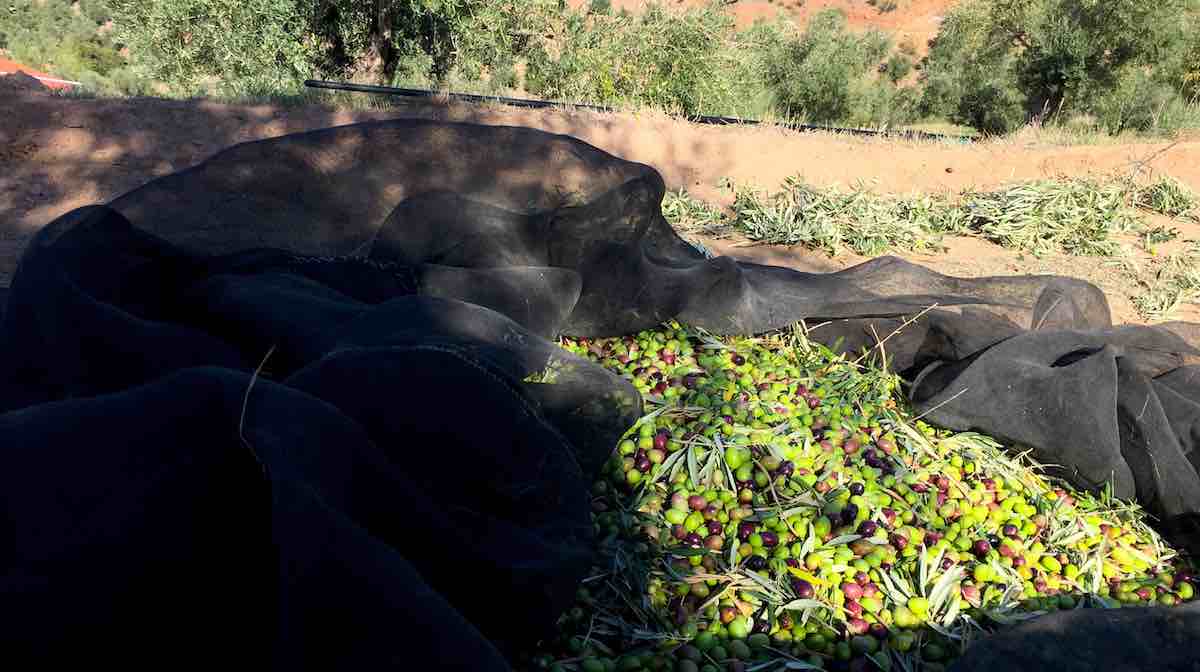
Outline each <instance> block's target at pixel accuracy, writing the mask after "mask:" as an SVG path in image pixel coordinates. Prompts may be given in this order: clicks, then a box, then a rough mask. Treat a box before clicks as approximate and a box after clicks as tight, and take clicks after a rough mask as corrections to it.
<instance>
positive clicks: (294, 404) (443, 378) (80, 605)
mask: <svg viewBox="0 0 1200 672" xmlns="http://www.w3.org/2000/svg"><path fill="white" fill-rule="evenodd" d="M663 193H664V185H663V181H662V179H661V177H660V176H659V175H658V173H656V172H655V171H654V170H653V169H651V168H649V167H647V166H644V165H640V164H635V163H630V162H626V161H623V160H620V159H618V158H616V157H613V156H610V155H608V154H606V153H604V152H602V151H600V150H598V149H596V148H594V147H591V146H588V145H586V144H584V143H582V142H579V141H576V140H573V139H571V138H567V137H564V136H555V135H549V134H545V133H540V132H536V131H532V130H527V129H515V128H500V127H481V126H472V125H461V124H441V123H433V122H418V121H393V122H380V123H372V124H361V125H354V126H349V127H342V128H337V129H328V130H323V131H318V132H313V133H304V134H298V135H293V136H286V137H283V138H277V139H273V140H268V141H262V142H255V143H248V144H243V145H238V146H235V147H233V148H230V149H228V150H226V151H224V152H222V153H220V154H218V155H217V156H215V157H213V158H212V159H210V160H208V161H206V162H205V163H203V164H201V165H199V166H197V167H195V168H192V169H189V170H186V171H182V172H180V173H177V174H174V175H170V176H167V177H164V178H161V179H158V180H155V181H154V182H151V183H150V184H148V185H146V186H145V187H142V188H140V189H137V190H135V191H133V192H131V193H129V194H126V195H124V196H122V197H120V198H118V199H116V200H115V201H113V202H112V203H110V204H109V205H108V206H107V207H90V208H83V209H80V210H77V211H74V212H72V213H70V214H68V215H65V216H64V217H62V218H60V219H59V220H57V221H55V222H53V223H51V224H50V225H48V226H47V227H46V228H45V229H44V230H43V231H41V232H40V233H39V235H38V236H37V237H36V239H35V240H34V241H33V243H32V244H31V246H30V247H29V249H28V250H27V251H26V253H25V255H24V257H23V258H22V261H21V265H20V268H19V269H18V271H17V273H16V275H15V278H14V282H13V286H12V288H11V292H10V294H9V296H8V300H7V304H6V312H5V313H4V317H3V325H2V328H0V413H3V415H0V425H2V427H0V436H4V437H5V442H6V444H5V445H6V447H9V450H8V451H6V452H5V462H4V463H3V464H0V474H2V476H0V478H2V479H3V487H2V488H0V498H3V500H4V508H3V510H4V511H5V512H6V516H7V517H6V519H5V524H6V525H7V529H9V530H10V531H11V532H10V536H11V538H12V539H13V540H14V543H13V544H12V545H10V546H9V547H8V550H7V551H6V552H5V554H4V556H3V557H4V559H3V565H2V566H0V576H2V577H3V578H2V580H3V582H4V586H5V588H6V590H5V591H4V599H5V609H6V610H8V611H9V612H10V613H14V614H21V618H19V619H17V620H16V622H15V623H12V624H10V625H9V626H8V627H6V628H5V629H4V630H2V631H0V632H3V635H0V642H3V643H4V647H5V651H6V655H10V656H13V657H16V658H22V657H25V656H29V657H36V658H39V659H40V661H45V662H48V663H53V662H60V661H68V660H74V659H81V658H88V659H95V658H96V657H97V656H101V657H103V656H105V655H108V654H112V655H113V656H114V657H118V658H120V659H121V660H124V661H128V662H129V664H131V665H145V664H151V663H155V662H156V661H157V662H161V661H162V660H163V658H161V656H163V655H170V652H172V651H174V652H175V655H176V656H178V651H180V650H187V651H189V658H191V659H195V660H196V661H197V662H199V663H217V664H219V663H220V662H222V661H224V660H225V659H224V658H222V656H223V655H224V652H226V651H229V650H233V649H235V648H236V649H237V650H244V651H245V652H246V653H245V654H244V655H245V656H246V660H249V661H254V660H258V661H262V662H267V663H272V664H275V665H277V666H282V665H288V666H291V667H305V666H307V667H313V668H329V667H351V666H355V665H364V666H365V665H366V664H371V663H373V664H375V665H378V664H379V663H380V662H381V661H382V662H384V663H389V664H391V665H393V666H395V667H400V668H403V669H430V668H431V667H438V668H461V669H503V668H504V667H505V666H506V664H507V663H506V662H505V656H506V655H510V654H511V652H512V650H514V648H516V647H520V646H524V645H528V644H529V643H530V642H531V641H534V640H536V639H537V637H538V636H540V635H541V634H543V633H545V632H546V631H547V629H548V628H549V627H550V626H551V624H552V621H553V618H554V617H555V615H556V614H557V613H558V612H559V611H560V610H561V608H562V607H563V606H564V605H566V604H569V603H570V600H571V595H572V593H573V590H574V587H575V586H576V585H577V584H578V582H579V581H580V580H581V579H582V578H583V572H584V571H585V570H586V569H587V568H588V566H589V563H590V562H591V560H592V555H591V553H592V550H591V549H592V539H591V535H592V528H591V524H590V521H589V510H588V506H589V503H588V499H587V497H586V492H587V489H588V487H589V485H590V484H591V482H592V481H593V480H594V479H595V478H596V475H597V473H598V471H599V469H600V466H601V464H602V463H603V461H604V460H605V459H606V458H607V457H608V456H609V454H610V452H611V450H612V448H613V446H614V445H615V443H616V440H617V438H618V437H619V435H620V434H621V432H623V431H624V430H625V429H626V428H627V427H628V426H630V424H632V422H633V421H634V420H635V419H636V418H637V417H639V416H640V415H641V412H642V409H641V400H640V398H639V397H638V395H637V393H636V391H635V390H634V389H633V388H632V387H631V386H630V385H628V384H627V383H625V382H623V381H622V380H621V379H619V378H617V377H616V376H614V375H612V374H610V373H608V372H606V371H605V370H603V369H601V368H599V367H597V366H595V365H593V364H591V363H588V362H586V361H584V360H582V359H579V358H577V357H574V356H573V355H570V354H568V353H566V352H565V351H563V350H561V349H559V348H558V347H557V346H556V345H555V344H554V343H553V338H554V337H556V336H557V335H559V334H568V335H578V336H608V335H615V334H626V333H630V332H632V331H636V330H640V329H643V328H647V327H652V326H654V325H656V324H658V323H660V322H662V321H664V320H666V319H670V318H678V319H680V320H682V321H686V322H689V323H692V324H695V325H697V326H700V327H704V328H707V329H709V330H712V331H715V332H718V333H724V334H734V333H746V334H750V333H761V332H764V331H769V330H772V329H776V328H780V327H784V326H787V325H790V324H792V323H794V322H796V321H798V320H804V321H805V322H806V323H807V324H808V325H810V326H811V327H813V329H812V331H811V335H812V337H813V338H816V339H818V340H820V341H822V342H824V343H827V344H830V345H837V346H838V347H840V348H843V349H846V350H848V351H859V350H861V349H862V348H870V347H874V346H876V345H877V344H879V343H880V341H881V340H884V339H886V342H885V343H884V344H883V346H881V349H882V350H883V351H884V352H886V354H887V362H888V364H889V366H891V367H893V368H894V369H895V370H896V371H897V372H899V373H901V374H902V375H903V376H904V377H905V378H907V379H909V380H910V381H911V382H912V388H911V395H912V399H913V402H914V405H915V407H916V408H917V409H918V410H919V411H921V412H925V413H928V417H929V418H930V419H931V420H933V421H935V422H937V423H939V424H942V425H945V426H947V427H951V428H954V429H963V430H965V429H975V430H981V431H984V432H987V433H989V434H992V435H995V436H997V437H1000V438H1002V439H1004V440H1007V441H1010V442H1013V443H1017V444H1021V445H1024V446H1029V447H1031V448H1033V449H1034V451H1035V453H1036V455H1037V456H1038V457H1039V458H1040V459H1042V460H1043V461H1045V462H1049V463H1053V464H1057V465H1061V473H1062V474H1063V475H1065V476H1066V477H1068V478H1069V479H1071V480H1072V481H1073V482H1074V483H1076V484H1078V485H1081V486H1086V487H1097V486H1099V485H1100V484H1102V483H1104V482H1106V481H1113V482H1114V484H1115V486H1116V494H1118V495H1120V496H1123V497H1132V496H1136V497H1137V498H1138V499H1139V500H1140V501H1141V502H1142V503H1143V504H1144V505H1145V506H1147V507H1148V508H1149V509H1150V510H1151V511H1152V512H1153V513H1155V514H1157V515H1158V516H1160V517H1161V519H1162V522H1161V527H1162V529H1163V530H1164V531H1166V532H1167V533H1169V534H1171V535H1172V536H1173V538H1174V540H1175V541H1176V542H1177V543H1180V544H1182V545H1183V546H1185V547H1188V548H1190V549H1192V550H1200V534H1198V530H1200V526H1198V525H1197V522H1196V520H1197V517H1196V515H1195V514H1197V513H1200V479H1198V477H1197V473H1196V468H1195V465H1196V464H1197V463H1200V457H1198V456H1200V452H1198V451H1197V447H1198V443H1197V442H1198V441H1200V373H1198V372H1200V350H1197V347H1198V346H1200V327H1198V326H1197V325H1188V324H1170V325H1163V326H1160V327H1114V326H1113V325H1112V324H1111V318H1110V315H1109V311H1108V306H1107V303H1106V301H1105V299H1104V296H1103V294H1102V293H1101V292H1100V291H1099V290H1098V289H1096V288H1095V287H1094V286H1092V285H1090V284H1088V283H1085V282H1082V281H1078V280H1073V279H1069V278H1063V277H1057V276H1032V277H1015V278H980V279H961V278H951V277H947V276H943V275H940V274H937V273H934V272H932V271H929V270H927V269H924V268H921V267H919V266H915V265H913V264H909V263H906V262H904V261H901V260H899V259H895V258H882V259H876V260H873V261H870V262H867V263H865V264H862V265H860V266H857V267H854V268H851V269H847V270H845V271H841V272H838V273H829V274H810V273H802V272H798V271H794V270H789V269H784V268H776V267H768V266H761V265H756V264H747V263H739V262H736V261H734V260H732V259H729V258H717V259H707V258H705V257H704V255H702V254H701V253H700V252H698V251H697V250H696V249H695V248H693V247H692V246H691V245H690V244H688V243H687V242H685V241H683V240H682V239H680V238H679V237H678V236H677V235H675V233H674V232H673V231H672V230H671V229H670V227H669V226H668V225H667V223H666V221H665V220H664V219H663V217H662V215H661V212H660V203H661V200H662V197H663ZM818 325H819V326H818ZM901 327H903V329H901ZM898 329H899V331H897V330H898ZM256 372H257V378H255V377H254V376H255V373H256ZM98 624H102V625H98ZM147 640H149V641H150V644H146V641H147ZM214 640H219V641H221V643H222V645H221V646H220V647H211V646H209V644H210V643H211V642H212V641H214ZM68 643H70V644H71V645H70V646H66V644H68ZM414 643H417V644H419V645H414ZM79 644H82V646H80V645H79ZM118 654H119V655H118ZM966 664H967V663H964V665H966ZM964 669H982V668H964ZM1027 669H1028V668H1027Z"/></svg>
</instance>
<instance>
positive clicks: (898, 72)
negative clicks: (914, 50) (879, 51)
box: [883, 52, 913, 84]
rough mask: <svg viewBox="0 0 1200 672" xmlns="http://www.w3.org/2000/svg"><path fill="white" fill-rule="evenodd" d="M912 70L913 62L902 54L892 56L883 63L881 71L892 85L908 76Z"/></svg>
mask: <svg viewBox="0 0 1200 672" xmlns="http://www.w3.org/2000/svg"><path fill="white" fill-rule="evenodd" d="M912 69H913V60H912V58H910V57H909V56H908V55H906V54H904V53H903V52H900V53H895V54H892V56H891V57H890V58H888V60H887V62H886V63H884V66H883V70H884V72H885V73H887V76H888V79H890V80H892V83H893V84H894V83H897V82H899V81H900V80H902V79H904V78H905V77H907V76H908V74H909V73H910V72H912Z"/></svg>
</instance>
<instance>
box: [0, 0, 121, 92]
mask: <svg viewBox="0 0 1200 672" xmlns="http://www.w3.org/2000/svg"><path fill="white" fill-rule="evenodd" d="M110 18H111V15H110V11H109V8H108V5H107V4H106V3H105V2H103V1H102V0H82V1H81V2H79V3H72V2H70V1H69V0H10V2H9V3H8V5H7V7H5V8H4V9H0V47H3V48H5V49H7V50H8V51H9V52H10V53H11V55H12V57H13V58H14V59H16V60H17V61H20V62H22V63H25V64H28V65H30V66H32V67H37V68H42V69H49V70H51V71H53V72H54V74H56V75H58V76H60V77H63V78H65V79H72V80H76V81H81V82H83V83H84V85H85V86H87V87H88V88H89V89H91V90H93V91H99V92H104V93H137V92H140V91H141V90H142V85H143V83H142V82H141V81H139V80H138V79H137V78H136V77H134V76H133V75H132V73H130V72H128V71H127V69H126V63H125V58H124V57H123V56H121V54H120V51H119V47H118V45H117V44H116V43H114V42H113V41H112V39H111V35H110V34H109V33H108V32H107V31H106V30H105V27H104V26H105V24H106V23H107V22H108V20H109V19H110Z"/></svg>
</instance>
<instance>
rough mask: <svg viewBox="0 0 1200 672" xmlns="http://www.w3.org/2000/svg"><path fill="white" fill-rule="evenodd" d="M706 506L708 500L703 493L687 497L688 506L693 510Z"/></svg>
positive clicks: (701, 509)
mask: <svg viewBox="0 0 1200 672" xmlns="http://www.w3.org/2000/svg"><path fill="white" fill-rule="evenodd" d="M706 506H708V500H707V499H705V498H704V495H692V496H691V497H688V507H689V508H690V509H691V510H693V511H703V510H704V507H706Z"/></svg>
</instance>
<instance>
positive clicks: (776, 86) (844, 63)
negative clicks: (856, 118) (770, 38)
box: [766, 10, 890, 123]
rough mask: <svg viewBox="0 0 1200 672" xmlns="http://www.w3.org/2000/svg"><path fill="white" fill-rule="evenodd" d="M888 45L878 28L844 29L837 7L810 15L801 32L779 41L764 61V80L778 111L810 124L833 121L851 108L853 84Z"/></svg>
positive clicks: (878, 59) (844, 25) (853, 98)
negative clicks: (787, 39)
mask: <svg viewBox="0 0 1200 672" xmlns="http://www.w3.org/2000/svg"><path fill="white" fill-rule="evenodd" d="M889 48H890V43H889V40H888V38H887V37H886V36H884V35H882V34H881V33H878V32H874V31H872V32H867V33H864V34H861V35H859V34H855V33H852V32H850V31H849V30H847V29H846V17H845V15H844V14H843V13H842V12H841V11H839V10H824V11H821V12H819V13H817V14H815V15H813V17H812V19H811V21H810V22H809V24H808V27H807V28H806V29H805V31H804V33H803V34H801V35H800V36H798V37H797V38H795V39H792V40H789V41H787V42H786V43H784V44H782V45H780V46H779V47H778V48H777V49H776V50H775V52H774V53H773V54H772V55H771V57H770V59H769V60H768V62H767V68H766V79H767V84H768V86H769V87H770V88H771V90H772V92H773V93H774V95H775V100H776V102H777V104H778V107H779V110H780V112H782V113H783V114H785V115H787V116H790V117H796V118H804V119H807V120H809V121H812V122H815V123H833V122H838V121H841V120H843V119H847V118H849V117H851V115H852V114H853V113H854V103H855V96H854V85H855V84H856V83H857V82H858V81H859V80H861V79H862V78H863V77H864V76H865V75H866V74H867V72H868V71H869V70H870V69H871V67H872V66H874V65H876V64H878V63H879V62H880V61H881V60H882V59H883V58H884V57H885V56H886V55H887V53H888V50H889Z"/></svg>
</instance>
